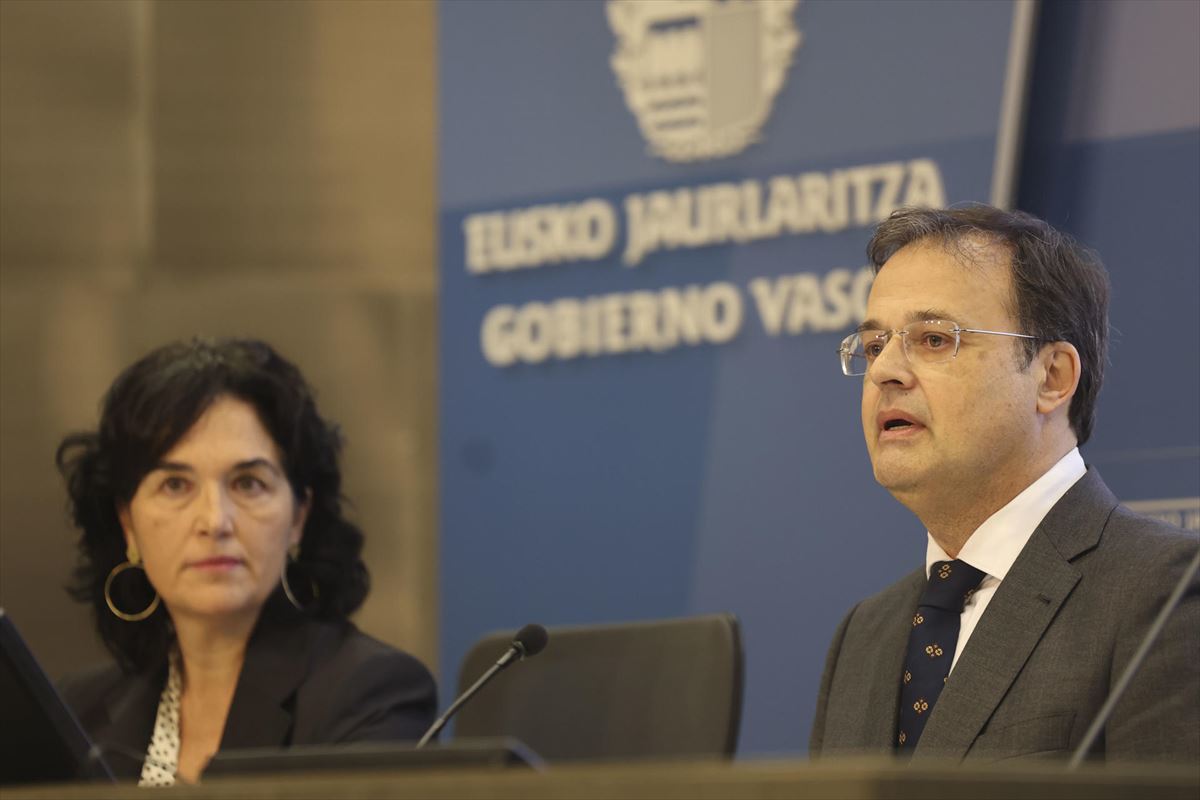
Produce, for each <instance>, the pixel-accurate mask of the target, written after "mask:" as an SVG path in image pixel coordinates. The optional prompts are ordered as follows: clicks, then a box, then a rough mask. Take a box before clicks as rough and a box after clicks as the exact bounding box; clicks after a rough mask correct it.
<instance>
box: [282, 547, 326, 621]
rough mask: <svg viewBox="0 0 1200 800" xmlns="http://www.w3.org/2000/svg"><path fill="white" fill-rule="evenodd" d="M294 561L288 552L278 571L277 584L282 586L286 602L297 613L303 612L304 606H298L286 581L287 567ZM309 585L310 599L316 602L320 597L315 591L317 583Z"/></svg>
mask: <svg viewBox="0 0 1200 800" xmlns="http://www.w3.org/2000/svg"><path fill="white" fill-rule="evenodd" d="M296 561H297V558H296V556H294V555H292V553H291V552H289V553H288V554H287V558H286V559H284V562H283V569H282V570H280V572H279V582H280V583H281V584H283V593H284V595H286V596H287V599H288V602H289V603H291V604H292V606H293V607H294V608H295V609H296V610H297V611H303V610H304V606H302V605H300V601H298V600H297V599H296V595H294V594H292V587H291V586H289V585H288V579H287V573H288V567H290V566H292V565H293V564H295V563H296ZM309 584H310V585H311V586H312V599H313V600H316V599H317V598H318V597H320V596H321V592H320V590H319V589H317V582H316V581H309Z"/></svg>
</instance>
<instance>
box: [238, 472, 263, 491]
mask: <svg viewBox="0 0 1200 800" xmlns="http://www.w3.org/2000/svg"><path fill="white" fill-rule="evenodd" d="M233 488H235V489H237V490H238V491H239V492H243V493H245V494H256V493H258V492H261V491H264V490H265V489H266V488H267V484H266V483H265V482H264V481H262V480H261V479H259V478H257V477H255V476H254V475H239V476H238V477H236V478H234V479H233Z"/></svg>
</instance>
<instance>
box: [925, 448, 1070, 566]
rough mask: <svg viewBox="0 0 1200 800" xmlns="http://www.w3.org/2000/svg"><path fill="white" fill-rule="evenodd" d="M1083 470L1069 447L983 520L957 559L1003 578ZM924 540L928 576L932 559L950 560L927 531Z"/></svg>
mask: <svg viewBox="0 0 1200 800" xmlns="http://www.w3.org/2000/svg"><path fill="white" fill-rule="evenodd" d="M1086 472H1087V466H1086V465H1085V464H1084V463H1083V457H1082V456H1080V455H1079V448H1078V447H1075V448H1072V449H1071V452H1069V453H1067V454H1066V455H1065V456H1063V457H1062V458H1061V459H1059V461H1058V463H1057V464H1055V465H1054V466H1053V467H1051V468H1050V469H1048V470H1047V471H1046V473H1045V474H1044V475H1042V477H1040V478H1038V479H1037V480H1036V481H1034V482H1033V483H1031V484H1029V486H1027V487H1025V490H1024V491H1023V492H1021V493H1020V494H1019V495H1017V496H1016V497H1014V498H1013V499H1012V500H1010V501H1009V502H1008V505H1006V506H1004V507H1003V508H1001V509H1000V510H999V511H997V512H996V513H995V514H992V515H991V516H990V517H988V518H987V519H986V520H984V521H983V524H982V525H980V526H979V527H978V528H976V529H975V532H974V533H972V534H971V536H970V538H968V539H967V542H966V544H964V545H963V548H962V550H961V551H960V552H959V554H958V558H959V559H960V560H962V561H965V562H966V563H968V564H970V565H971V566H972V567H975V568H976V569H979V570H982V571H983V572H986V573H987V574H988V575H991V576H993V577H995V578H998V579H1000V580H1004V577H1005V576H1006V575H1007V574H1008V570H1009V569H1010V568H1011V567H1012V565H1013V562H1014V561H1016V560H1017V556H1018V555H1019V554H1020V552H1021V550H1022V549H1023V548H1024V547H1025V543H1026V542H1028V541H1029V537H1030V536H1033V532H1034V531H1035V530H1036V529H1037V526H1038V525H1040V524H1041V522H1042V520H1043V519H1044V518H1045V516H1046V514H1048V513H1049V512H1050V509H1051V508H1053V507H1054V504H1055V503H1057V502H1058V501H1059V500H1060V499H1061V498H1062V496H1063V495H1064V494H1066V493H1067V490H1068V489H1070V488H1071V487H1072V486H1074V485H1075V482H1076V481H1078V480H1079V479H1080V478H1082V477H1083V476H1084V473H1086ZM927 539H928V542H927V544H926V546H925V576H926V577H929V570H930V568H931V567H932V566H933V564H934V562H937V561H950V560H951V558H950V556H948V555H946V551H945V550H943V549H942V548H941V546H939V545H938V543H937V542H935V541H934V540H933V536H932V535H928V534H927Z"/></svg>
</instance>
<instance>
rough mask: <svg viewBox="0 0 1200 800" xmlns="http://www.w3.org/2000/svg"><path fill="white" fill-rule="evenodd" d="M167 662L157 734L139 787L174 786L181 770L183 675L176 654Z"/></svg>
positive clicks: (149, 748) (159, 705)
mask: <svg viewBox="0 0 1200 800" xmlns="http://www.w3.org/2000/svg"><path fill="white" fill-rule="evenodd" d="M167 662H168V667H169V668H168V671H167V685H166V686H164V687H163V691H162V696H161V697H159V699H158V715H157V716H156V717H155V718H154V735H153V736H151V737H150V746H149V747H148V748H147V749H146V760H145V761H144V762H143V763H142V776H141V778H140V779H139V780H138V786H174V785H175V773H176V772H178V771H179V698H180V695H181V693H182V688H183V676H182V673H181V672H180V670H179V655H178V654H177V653H175V652H172V653H171V656H170V658H169V659H168V660H167Z"/></svg>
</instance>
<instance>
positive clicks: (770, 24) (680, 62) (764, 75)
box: [608, 0, 801, 161]
mask: <svg viewBox="0 0 1200 800" xmlns="http://www.w3.org/2000/svg"><path fill="white" fill-rule="evenodd" d="M798 2H799V0H609V2H608V22H609V25H610V27H611V28H612V29H613V32H614V33H615V34H616V37H617V47H616V50H615V51H614V52H613V55H612V59H611V63H612V68H613V71H614V72H615V73H616V75H617V81H618V83H619V84H620V86H621V89H622V90H623V91H624V93H625V102H626V103H627V104H628V106H629V109H630V110H631V111H632V112H633V114H634V116H636V117H637V121H638V127H639V128H640V129H641V131H642V135H643V136H644V137H645V139H646V141H647V143H648V144H649V145H650V149H651V150H652V151H653V152H654V153H655V154H657V155H659V156H661V157H662V158H665V159H666V160H668V161H698V160H702V159H710V158H719V157H721V156H728V155H733V154H734V153H739V152H741V151H742V150H745V149H746V147H748V146H749V145H750V144H751V143H752V142H754V141H755V140H756V139H757V138H758V134H759V131H760V130H761V129H762V126H763V124H764V123H765V122H766V121H767V117H768V116H769V115H770V113H771V107H772V105H773V104H774V102H775V95H776V94H778V93H779V90H780V89H781V88H782V87H783V82H784V79H785V77H786V74H787V68H788V66H789V65H790V64H791V61H792V56H793V54H794V53H795V51H796V48H797V47H798V46H799V44H800V40H801V34H800V32H799V31H797V30H796V26H795V23H794V21H793V12H794V10H795V8H796V4H797V3H798Z"/></svg>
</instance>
